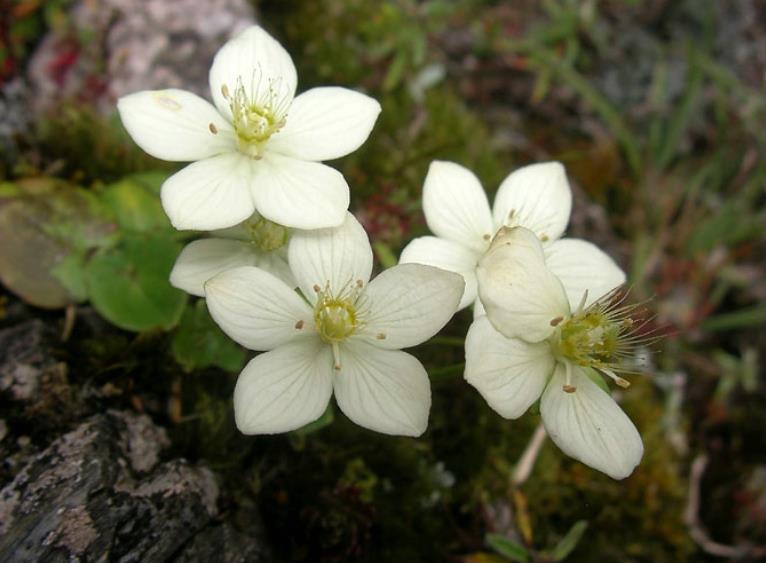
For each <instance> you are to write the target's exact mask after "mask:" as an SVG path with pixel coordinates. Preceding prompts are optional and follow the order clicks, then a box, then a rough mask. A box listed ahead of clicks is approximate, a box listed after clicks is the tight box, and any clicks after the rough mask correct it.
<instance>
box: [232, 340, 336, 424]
mask: <svg viewBox="0 0 766 563" xmlns="http://www.w3.org/2000/svg"><path fill="white" fill-rule="evenodd" d="M331 372H332V353H331V351H330V348H329V346H327V345H326V344H324V343H323V342H321V341H320V340H319V339H318V338H317V339H313V338H301V339H299V340H296V341H294V342H290V343H287V344H284V345H283V346H280V347H279V348H277V349H275V350H272V351H271V352H266V353H265V354H260V355H259V356H256V357H255V358H253V359H252V360H250V363H248V364H247V366H245V369H244V370H242V373H241V374H240V376H239V379H237V386H236V387H235V389H234V418H235V420H236V423H237V428H239V430H240V431H241V432H243V433H245V434H275V433H277V432H288V431H290V430H295V429H296V428H300V427H301V426H304V425H306V424H308V423H309V422H313V421H315V420H316V419H317V418H319V417H320V416H322V413H323V412H324V411H325V409H326V408H327V404H328V403H329V402H330V396H331V395H332V373H331Z"/></svg>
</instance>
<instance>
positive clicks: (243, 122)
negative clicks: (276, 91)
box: [229, 86, 285, 158]
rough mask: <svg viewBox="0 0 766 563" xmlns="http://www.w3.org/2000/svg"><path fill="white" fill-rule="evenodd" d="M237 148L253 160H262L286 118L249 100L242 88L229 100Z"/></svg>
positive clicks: (266, 106)
mask: <svg viewBox="0 0 766 563" xmlns="http://www.w3.org/2000/svg"><path fill="white" fill-rule="evenodd" d="M229 103H230V107H231V115H232V121H233V124H234V131H235V132H236V134H237V148H238V149H239V151H240V152H241V153H243V154H245V155H247V156H249V157H251V158H260V157H261V156H262V154H263V147H264V145H265V144H266V141H268V140H269V138H270V137H271V136H272V135H273V134H274V133H276V132H277V131H279V130H280V129H281V128H282V127H284V125H285V119H284V117H281V116H279V115H277V113H276V112H275V111H273V110H272V108H271V107H270V106H269V105H259V104H256V103H254V102H253V101H251V100H249V99H248V97H247V93H246V92H245V89H244V88H243V87H242V86H239V87H238V88H237V90H236V91H235V93H234V96H233V97H232V98H230V100H229Z"/></svg>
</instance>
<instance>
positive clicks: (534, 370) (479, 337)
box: [465, 317, 556, 418]
mask: <svg viewBox="0 0 766 563" xmlns="http://www.w3.org/2000/svg"><path fill="white" fill-rule="evenodd" d="M555 363H556V362H555V360H554V358H553V355H552V354H551V349H550V346H549V344H548V343H547V342H538V343H535V344H529V343H527V342H524V341H523V340H520V339H518V338H506V337H505V336H503V335H502V334H500V333H499V332H497V330H495V328H494V327H493V326H492V323H490V322H489V319H487V317H481V318H479V319H477V320H475V321H474V322H473V324H472V325H471V327H470V328H469V329H468V335H467V336H466V339H465V379H466V381H468V383H470V384H471V385H473V386H474V387H475V388H476V390H477V391H479V393H481V395H482V397H484V399H485V400H486V401H487V404H489V406H490V407H492V408H493V409H494V410H495V411H497V412H498V413H499V414H500V415H501V416H503V417H505V418H518V417H520V416H521V415H522V414H524V413H525V412H526V411H527V409H528V408H529V407H530V406H531V405H532V404H533V403H534V402H535V401H537V399H539V398H540V395H542V393H543V389H545V385H546V384H547V383H548V379H549V378H550V376H551V374H552V373H553V368H554V366H555Z"/></svg>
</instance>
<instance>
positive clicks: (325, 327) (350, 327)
mask: <svg viewBox="0 0 766 563" xmlns="http://www.w3.org/2000/svg"><path fill="white" fill-rule="evenodd" d="M314 322H315V324H316V328H317V331H318V332H319V335H320V336H321V337H322V339H323V340H324V341H325V342H330V343H335V342H340V341H341V340H345V339H346V338H348V337H349V336H351V335H352V334H353V333H354V330H356V327H357V317H356V311H355V309H354V307H353V305H351V303H349V302H348V301H345V300H340V299H320V300H319V302H318V303H317V305H316V307H315V309H314Z"/></svg>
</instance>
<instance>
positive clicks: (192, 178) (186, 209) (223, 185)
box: [160, 153, 255, 231]
mask: <svg viewBox="0 0 766 563" xmlns="http://www.w3.org/2000/svg"><path fill="white" fill-rule="evenodd" d="M250 176H251V170H250V162H249V161H248V159H247V158H246V157H244V156H242V155H240V154H238V153H225V154H220V155H218V156H214V157H212V158H207V159H205V160H200V161H197V162H194V163H192V164H190V165H188V166H187V167H186V168H183V169H182V170H180V171H179V172H176V173H175V174H173V175H172V176H171V177H170V178H168V179H167V180H165V183H164V184H162V191H161V194H160V195H161V198H162V207H163V208H164V209H165V213H167V215H168V217H169V218H170V222H171V223H172V224H173V226H174V227H175V228H176V229H195V230H199V231H212V230H214V229H223V228H225V227H231V226H232V225H236V224H237V223H240V222H242V221H244V220H245V219H247V218H248V217H250V215H251V214H252V213H253V211H254V210H255V206H254V204H253V198H252V197H251V195H250V190H249V184H250Z"/></svg>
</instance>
